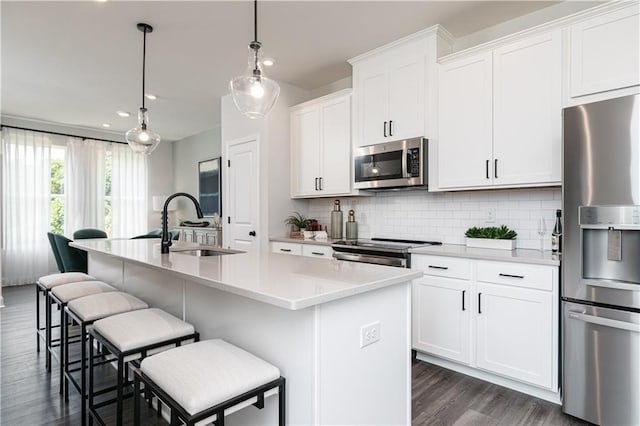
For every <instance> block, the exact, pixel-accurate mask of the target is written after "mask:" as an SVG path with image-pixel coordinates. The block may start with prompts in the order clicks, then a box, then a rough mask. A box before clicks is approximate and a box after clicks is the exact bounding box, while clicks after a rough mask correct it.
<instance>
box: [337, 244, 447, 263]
mask: <svg viewBox="0 0 640 426" xmlns="http://www.w3.org/2000/svg"><path fill="white" fill-rule="evenodd" d="M440 244H442V243H440V242H437V241H414V240H394V239H389V238H371V239H370V240H365V239H362V240H355V241H348V240H346V241H336V242H335V243H333V244H332V245H331V247H332V248H333V257H335V258H336V259H339V260H348V261H351V262H362V263H374V264H378V265H388V266H397V267H400V268H410V267H411V253H410V252H409V250H410V249H412V248H415V247H424V246H430V245H440Z"/></svg>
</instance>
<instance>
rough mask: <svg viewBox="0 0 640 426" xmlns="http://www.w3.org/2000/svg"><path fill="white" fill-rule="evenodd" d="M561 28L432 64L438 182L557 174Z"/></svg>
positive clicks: (482, 183) (536, 182)
mask: <svg viewBox="0 0 640 426" xmlns="http://www.w3.org/2000/svg"><path fill="white" fill-rule="evenodd" d="M561 53H562V52H561V40H560V30H554V31H550V32H548V33H545V34H542V35H536V36H533V37H528V38H526V39H523V40H519V41H516V42H512V43H509V44H506V45H504V46H500V47H496V48H494V49H493V50H491V51H486V52H481V53H476V54H474V55H471V56H460V57H456V58H454V59H451V60H446V61H445V62H444V63H443V64H442V65H441V66H440V71H439V89H440V90H439V102H438V104H439V142H438V158H437V164H438V187H439V189H449V190H454V189H466V188H483V187H514V186H516V187H517V186H541V185H557V184H559V183H560V180H561V174H560V173H561V171H560V158H561V138H562V133H561V119H562V117H561V113H562V92H561V81H562V58H561Z"/></svg>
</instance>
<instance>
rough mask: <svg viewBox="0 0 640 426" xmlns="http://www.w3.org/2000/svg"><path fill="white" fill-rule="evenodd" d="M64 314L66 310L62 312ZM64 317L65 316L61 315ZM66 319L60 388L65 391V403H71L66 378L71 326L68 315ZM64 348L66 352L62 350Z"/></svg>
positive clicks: (63, 328)
mask: <svg viewBox="0 0 640 426" xmlns="http://www.w3.org/2000/svg"><path fill="white" fill-rule="evenodd" d="M62 312H63V313H64V310H63V311H62ZM61 315H63V314H61ZM63 316H64V317H65V318H64V319H65V321H64V324H61V330H62V331H61V332H60V333H61V335H60V348H61V349H60V355H63V354H64V356H61V357H60V371H62V376H60V386H61V387H62V389H63V391H64V401H65V402H68V401H69V385H68V383H67V377H66V376H65V372H66V371H67V370H68V369H69V338H68V336H69V324H68V323H67V320H68V318H66V315H63ZM62 348H64V350H63V349H62Z"/></svg>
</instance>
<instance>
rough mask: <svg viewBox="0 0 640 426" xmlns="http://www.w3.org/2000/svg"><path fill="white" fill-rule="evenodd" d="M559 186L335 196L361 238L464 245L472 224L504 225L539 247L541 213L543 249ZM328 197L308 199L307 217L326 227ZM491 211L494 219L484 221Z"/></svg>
mask: <svg viewBox="0 0 640 426" xmlns="http://www.w3.org/2000/svg"><path fill="white" fill-rule="evenodd" d="M561 197H562V192H561V190H560V188H544V189H540V188H536V189H517V190H491V191H468V192H426V191H422V190H415V191H398V192H378V193H375V195H374V196H372V197H345V198H340V201H341V203H342V210H343V211H344V214H343V216H344V219H345V220H346V218H347V212H348V211H349V209H353V210H355V216H356V220H357V222H358V236H359V237H360V238H370V237H386V238H403V239H412V240H430V241H442V242H444V243H448V244H464V233H465V231H466V230H467V229H468V228H470V227H472V226H482V227H484V226H499V225H507V226H508V227H509V228H511V229H514V230H515V231H516V232H517V233H518V238H517V240H516V247H517V248H528V249H539V248H540V236H539V234H538V223H539V221H540V218H541V217H542V218H544V221H545V225H546V232H545V234H544V237H543V240H544V249H545V250H551V231H552V230H553V225H554V222H555V211H556V209H559V208H561ZM333 200H334V199H333V198H322V199H313V200H310V201H309V212H308V214H309V217H311V218H314V219H318V221H319V222H320V223H321V224H322V225H327V227H329V226H330V224H331V220H330V212H331V209H332V208H333ZM489 216H495V222H493V223H491V222H487V218H488V217H489Z"/></svg>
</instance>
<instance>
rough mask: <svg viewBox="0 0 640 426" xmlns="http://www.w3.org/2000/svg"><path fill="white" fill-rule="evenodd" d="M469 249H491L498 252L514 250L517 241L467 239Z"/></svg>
mask: <svg viewBox="0 0 640 426" xmlns="http://www.w3.org/2000/svg"><path fill="white" fill-rule="evenodd" d="M466 240H467V247H478V248H489V249H498V250H513V249H515V248H516V240H515V239H513V240H495V239H492V238H467V239H466Z"/></svg>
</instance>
